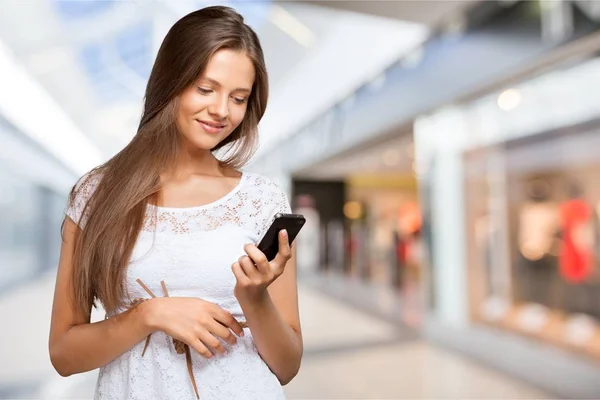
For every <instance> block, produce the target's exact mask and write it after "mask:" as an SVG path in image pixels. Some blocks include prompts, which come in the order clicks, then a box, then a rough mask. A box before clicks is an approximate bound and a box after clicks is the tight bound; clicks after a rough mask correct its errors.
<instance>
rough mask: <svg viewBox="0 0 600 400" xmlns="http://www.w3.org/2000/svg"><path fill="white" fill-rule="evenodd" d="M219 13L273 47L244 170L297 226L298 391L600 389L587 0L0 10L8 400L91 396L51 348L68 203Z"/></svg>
mask: <svg viewBox="0 0 600 400" xmlns="http://www.w3.org/2000/svg"><path fill="white" fill-rule="evenodd" d="M212 4H227V5H230V6H232V7H234V8H236V9H237V10H238V11H239V12H240V13H241V14H243V15H244V17H245V18H246V21H247V23H248V24H249V25H250V26H252V27H253V28H254V29H255V30H256V32H257V33H258V35H259V37H260V39H261V41H262V44H263V46H264V51H265V56H266V62H267V68H268V72H269V78H270V87H271V92H270V99H269V106H268V109H267V113H266V114H265V117H264V118H263V120H262V121H261V123H260V135H261V136H260V140H261V144H260V149H259V151H258V152H257V154H256V155H255V157H254V159H253V160H252V162H251V163H250V164H249V165H248V166H247V168H246V169H247V170H249V171H253V172H257V173H261V174H264V175H266V176H268V177H270V178H271V179H273V180H275V181H276V182H278V183H279V184H280V185H281V186H282V187H283V188H284V189H285V190H286V191H287V193H288V197H289V199H290V201H291V203H292V207H293V209H294V211H295V212H298V213H302V214H304V215H305V216H306V218H307V224H306V225H305V227H304V229H303V231H302V232H301V234H300V236H299V237H298V240H297V246H298V247H297V248H298V268H299V292H300V311H301V318H302V325H303V331H304V338H305V354H304V359H303V364H302V368H301V371H300V374H299V375H298V376H297V377H296V379H295V380H294V381H293V382H292V383H290V384H289V385H288V386H287V387H286V392H287V394H288V396H289V398H290V399H333V398H336V399H349V398H352V399H374V398H377V399H380V398H385V399H407V398H411V399H415V398H421V399H425V398H429V399H448V398H453V399H484V398H485V399H492V398H494V399H516V398H547V399H550V398H552V399H553V398H577V399H583V398H585V399H593V398H600V378H599V377H600V156H599V155H598V154H600V153H599V152H600V150H599V149H600V1H597V0H539V1H533V0H532V1H517V0H487V1H476V0H470V1H467V0H463V1H451V0H447V1H446V0H444V1H427V0H415V1H308V2H304V1H282V2H276V1H269V0H264V1H241V0H239V1H230V2H224V1H215V2H208V1H201V0H147V1H142V0H120V1H60V0H35V1H21V0H2V1H0V320H1V321H2V329H1V330H0V399H13V398H17V399H24V398H44V399H63V398H91V397H92V396H93V391H94V384H95V378H96V376H97V371H92V372H90V373H86V374H80V375H75V376H71V377H69V378H61V377H60V376H59V375H58V374H57V373H56V372H55V371H54V370H53V368H52V366H51V364H50V360H49V356H48V344H47V343H48V331H49V320H50V308H51V303H52V295H53V290H54V286H53V285H54V280H55V274H56V268H57V261H58V254H59V250H60V244H61V237H60V226H61V223H62V221H63V218H64V210H65V206H66V201H67V193H68V191H69V190H70V188H71V187H72V186H73V185H74V184H75V182H76V180H77V179H78V177H80V176H81V175H82V174H84V173H85V172H87V171H88V170H90V169H91V168H93V167H94V166H96V165H98V164H100V163H102V162H103V161H105V160H107V159H108V158H110V157H111V156H112V155H114V154H115V153H116V152H118V151H119V150H120V149H121V148H122V147H123V146H124V145H125V144H126V143H128V141H129V140H130V139H131V138H132V136H133V135H134V134H135V131H136V129H137V126H138V124H139V118H140V115H141V107H142V98H143V95H144V90H145V84H146V81H147V79H148V75H149V72H150V68H151V67H152V63H153V60H154V57H155V54H156V51H157V50H158V46H159V45H160V43H161V40H162V38H163V37H164V35H165V34H166V32H167V30H168V29H169V27H170V26H171V25H172V24H173V23H174V22H175V21H176V20H177V19H179V18H180V17H182V16H183V15H185V14H187V13H188V12H190V11H192V10H195V9H198V8H202V7H204V6H206V5H212ZM93 317H94V318H96V319H101V318H103V317H104V316H103V314H101V312H100V311H98V312H97V313H96V314H94V316H93ZM240 398H243V396H242V397H240Z"/></svg>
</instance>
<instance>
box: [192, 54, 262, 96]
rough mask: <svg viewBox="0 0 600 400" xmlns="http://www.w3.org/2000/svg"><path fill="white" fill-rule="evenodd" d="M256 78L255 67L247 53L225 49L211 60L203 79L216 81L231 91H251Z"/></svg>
mask: <svg viewBox="0 0 600 400" xmlns="http://www.w3.org/2000/svg"><path fill="white" fill-rule="evenodd" d="M254 76H255V71H254V65H253V64H252V61H250V58H248V56H247V55H246V54H245V53H243V52H239V51H235V50H229V49H223V50H219V51H217V52H216V53H215V54H214V55H213V56H212V57H211V58H210V60H209V61H208V64H207V66H206V69H205V71H204V74H203V75H202V78H211V79H214V80H216V81H217V82H219V83H220V84H221V85H223V86H224V87H226V88H230V89H233V88H247V89H251V88H252V85H253V84H254Z"/></svg>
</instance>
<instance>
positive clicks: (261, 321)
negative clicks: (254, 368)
mask: <svg viewBox="0 0 600 400" xmlns="http://www.w3.org/2000/svg"><path fill="white" fill-rule="evenodd" d="M241 305H242V309H243V311H244V315H245V316H246V319H247V321H248V325H249V327H250V330H251V331H252V337H253V338H254V343H255V345H256V348H257V349H258V352H259V354H260V356H261V357H262V359H263V360H264V361H265V363H266V364H267V365H268V366H269V368H270V369H271V371H272V372H273V373H274V374H275V375H276V376H277V379H279V381H280V382H281V384H282V385H285V384H287V383H288V382H289V381H291V380H292V379H293V378H294V376H296V374H297V373H298V370H299V369H300V361H301V359H302V349H303V346H302V337H301V335H300V334H299V333H298V332H296V331H295V330H294V329H292V328H291V327H290V326H289V325H288V324H287V323H286V322H285V321H284V320H283V318H282V317H281V315H280V314H279V312H278V311H277V309H276V308H275V305H274V304H273V301H272V300H271V297H270V296H269V294H268V292H265V294H264V296H263V297H262V298H261V299H260V300H257V301H253V302H252V303H248V304H241Z"/></svg>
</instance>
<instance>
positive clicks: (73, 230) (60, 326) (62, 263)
mask: <svg viewBox="0 0 600 400" xmlns="http://www.w3.org/2000/svg"><path fill="white" fill-rule="evenodd" d="M79 229H80V228H79V227H78V226H77V224H75V222H73V220H72V219H71V218H70V217H66V218H65V223H64V227H63V240H62V246H61V250H60V259H59V263H58V272H57V275H56V283H55V288H54V301H53V304H52V318H51V323H50V338H49V345H50V348H51V352H52V347H53V345H54V344H55V343H56V342H57V341H58V340H60V338H61V336H62V335H63V334H64V333H65V332H67V331H68V330H69V329H70V328H71V327H73V326H75V325H80V324H84V323H89V321H90V314H89V312H88V313H82V312H78V311H77V307H75V304H74V302H73V289H72V284H71V282H72V275H73V251H74V248H75V239H76V234H77V232H78V230H79Z"/></svg>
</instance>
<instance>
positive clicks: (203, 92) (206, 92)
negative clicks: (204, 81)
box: [198, 86, 212, 94]
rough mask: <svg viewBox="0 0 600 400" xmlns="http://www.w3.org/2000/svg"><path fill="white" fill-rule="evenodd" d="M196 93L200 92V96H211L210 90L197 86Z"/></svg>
mask: <svg viewBox="0 0 600 400" xmlns="http://www.w3.org/2000/svg"><path fill="white" fill-rule="evenodd" d="M198 92H200V94H211V93H212V89H206V88H203V87H200V86H198Z"/></svg>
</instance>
